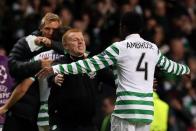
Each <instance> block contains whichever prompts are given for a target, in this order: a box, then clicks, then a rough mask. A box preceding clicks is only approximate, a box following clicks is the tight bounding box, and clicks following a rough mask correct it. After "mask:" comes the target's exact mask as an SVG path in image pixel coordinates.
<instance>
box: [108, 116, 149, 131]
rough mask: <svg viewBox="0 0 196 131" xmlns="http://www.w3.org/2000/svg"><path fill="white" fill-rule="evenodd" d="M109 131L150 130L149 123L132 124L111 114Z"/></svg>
mask: <svg viewBox="0 0 196 131" xmlns="http://www.w3.org/2000/svg"><path fill="white" fill-rule="evenodd" d="M111 131H150V124H132V123H129V122H128V121H126V120H123V119H121V118H118V117H116V116H113V115H112V116H111Z"/></svg>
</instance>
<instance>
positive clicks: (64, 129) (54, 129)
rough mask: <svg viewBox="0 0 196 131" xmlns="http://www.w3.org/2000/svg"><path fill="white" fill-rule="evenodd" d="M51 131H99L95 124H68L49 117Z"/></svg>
mask: <svg viewBox="0 0 196 131" xmlns="http://www.w3.org/2000/svg"><path fill="white" fill-rule="evenodd" d="M72 124H73V125H72ZM49 125H50V131H98V130H97V128H96V127H95V126H94V125H93V124H90V123H89V124H86V125H83V124H81V123H80V124H79V123H78V124H76V123H75V124H74V122H73V123H70V124H68V123H67V122H66V121H64V120H62V119H59V117H57V116H54V115H49Z"/></svg>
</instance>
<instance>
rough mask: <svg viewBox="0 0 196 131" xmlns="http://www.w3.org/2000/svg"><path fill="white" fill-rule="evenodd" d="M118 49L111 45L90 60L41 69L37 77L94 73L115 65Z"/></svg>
mask: <svg viewBox="0 0 196 131" xmlns="http://www.w3.org/2000/svg"><path fill="white" fill-rule="evenodd" d="M118 56H119V49H118V48H117V47H116V46H115V45H114V44H113V45H111V46H109V47H108V48H107V49H106V50H105V51H103V52H102V53H100V54H98V55H95V56H93V57H92V58H88V59H84V60H79V61H77V62H72V63H70V64H58V65H55V66H52V68H51V67H46V68H44V69H42V70H41V71H40V72H39V73H38V74H37V76H39V77H40V78H42V77H45V76H47V75H48V74H50V73H60V74H82V73H90V72H95V71H98V70H100V69H103V68H105V67H108V66H110V65H114V64H116V63H117V60H118Z"/></svg>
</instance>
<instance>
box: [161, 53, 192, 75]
mask: <svg viewBox="0 0 196 131" xmlns="http://www.w3.org/2000/svg"><path fill="white" fill-rule="evenodd" d="M157 66H158V67H159V68H160V69H161V70H164V71H166V72H167V73H171V74H174V75H189V74H190V69H189V67H188V66H186V65H182V64H178V63H176V62H174V61H172V60H169V59H168V58H167V57H165V56H164V55H163V54H162V53H161V52H160V51H159V60H158V63H157Z"/></svg>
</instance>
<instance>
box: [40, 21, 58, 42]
mask: <svg viewBox="0 0 196 131" xmlns="http://www.w3.org/2000/svg"><path fill="white" fill-rule="evenodd" d="M59 27H60V23H59V22H58V21H52V22H48V23H46V24H45V25H44V26H43V27H42V29H41V32H42V36H43V37H47V38H49V39H52V36H53V33H54V31H55V30H57V29H58V28H59Z"/></svg>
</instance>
